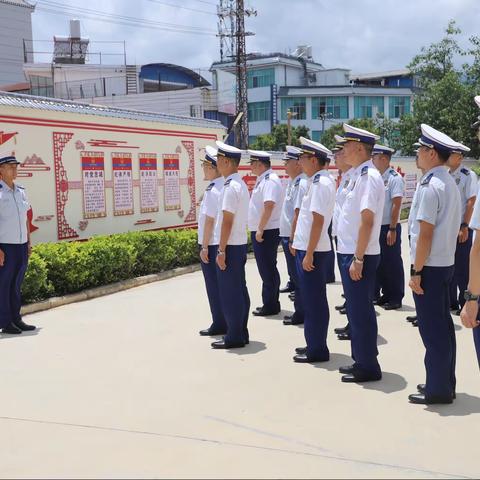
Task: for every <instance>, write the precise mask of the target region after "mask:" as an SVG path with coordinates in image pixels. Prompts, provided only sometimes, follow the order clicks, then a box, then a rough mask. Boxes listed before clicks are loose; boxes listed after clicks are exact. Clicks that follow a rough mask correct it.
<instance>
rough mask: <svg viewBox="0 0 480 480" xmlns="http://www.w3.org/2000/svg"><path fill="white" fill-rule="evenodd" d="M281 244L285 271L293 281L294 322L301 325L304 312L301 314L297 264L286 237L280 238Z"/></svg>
mask: <svg viewBox="0 0 480 480" xmlns="http://www.w3.org/2000/svg"><path fill="white" fill-rule="evenodd" d="M280 240H281V243H282V248H283V252H284V253H285V260H286V262H287V271H288V275H289V276H290V279H291V280H292V281H293V285H294V287H295V299H294V301H293V305H294V307H295V313H294V319H293V320H294V321H295V322H299V323H303V319H304V312H303V306H302V300H301V295H302V294H301V292H300V283H299V280H298V275H297V264H296V260H295V257H294V256H293V255H292V254H291V253H290V249H289V248H288V247H289V243H288V241H289V238H288V237H281V238H280Z"/></svg>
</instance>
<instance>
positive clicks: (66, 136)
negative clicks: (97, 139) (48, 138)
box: [53, 132, 79, 240]
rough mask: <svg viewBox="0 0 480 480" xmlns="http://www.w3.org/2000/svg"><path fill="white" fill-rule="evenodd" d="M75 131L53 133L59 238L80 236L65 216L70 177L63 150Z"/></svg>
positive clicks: (65, 238)
mask: <svg viewBox="0 0 480 480" xmlns="http://www.w3.org/2000/svg"><path fill="white" fill-rule="evenodd" d="M72 137H73V133H64V132H54V133H53V158H54V162H55V191H56V200H57V233H58V239H59V240H67V239H72V238H78V237H79V235H78V233H77V232H76V231H75V230H74V229H73V228H72V227H71V226H70V225H69V224H68V222H67V220H66V218H65V205H66V204H67V201H68V177H67V172H66V171H65V167H64V166H63V159H62V155H63V150H64V149H65V146H66V145H67V143H68V142H69V141H70V140H71V139H72Z"/></svg>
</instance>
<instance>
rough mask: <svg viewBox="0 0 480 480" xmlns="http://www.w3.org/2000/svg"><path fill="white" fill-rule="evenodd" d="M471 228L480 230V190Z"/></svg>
mask: <svg viewBox="0 0 480 480" xmlns="http://www.w3.org/2000/svg"><path fill="white" fill-rule="evenodd" d="M470 228H471V229H472V230H480V189H479V191H478V192H477V200H475V208H474V209H473V214H472V218H471V220H470Z"/></svg>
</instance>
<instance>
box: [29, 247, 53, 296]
mask: <svg viewBox="0 0 480 480" xmlns="http://www.w3.org/2000/svg"><path fill="white" fill-rule="evenodd" d="M52 292H53V287H52V284H51V283H50V281H49V280H48V270H47V264H46V262H45V260H43V258H41V257H40V255H38V253H35V252H33V253H32V255H31V256H30V259H29V262H28V270H27V273H26V275H25V280H24V282H23V285H22V297H23V300H24V302H26V303H32V302H36V301H38V300H42V299H44V298H47V297H48V296H49V295H50V294H51V293H52Z"/></svg>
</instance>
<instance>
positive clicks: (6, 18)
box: [0, 0, 35, 87]
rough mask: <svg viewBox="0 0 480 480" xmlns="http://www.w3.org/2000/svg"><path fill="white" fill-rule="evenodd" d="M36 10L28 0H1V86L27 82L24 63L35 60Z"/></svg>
mask: <svg viewBox="0 0 480 480" xmlns="http://www.w3.org/2000/svg"><path fill="white" fill-rule="evenodd" d="M34 10H35V7H34V6H33V5H32V4H30V3H29V2H27V1H26V0H0V87H1V86H2V85H11V84H16V83H21V82H25V75H24V73H23V64H24V62H26V61H27V62H31V61H33V55H32V53H31V52H29V50H31V48H29V46H30V45H31V42H32V18H31V15H32V12H33V11H34Z"/></svg>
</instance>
